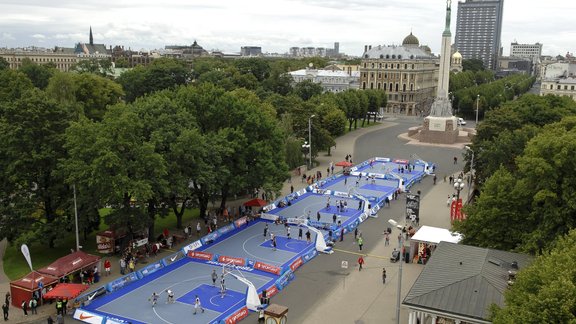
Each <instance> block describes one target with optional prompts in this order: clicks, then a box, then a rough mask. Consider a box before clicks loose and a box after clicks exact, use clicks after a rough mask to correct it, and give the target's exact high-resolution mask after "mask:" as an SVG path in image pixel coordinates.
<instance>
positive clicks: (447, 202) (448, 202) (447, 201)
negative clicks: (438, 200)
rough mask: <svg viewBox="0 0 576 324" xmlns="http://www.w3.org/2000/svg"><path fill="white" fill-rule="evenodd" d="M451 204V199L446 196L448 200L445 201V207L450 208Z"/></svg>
mask: <svg viewBox="0 0 576 324" xmlns="http://www.w3.org/2000/svg"><path fill="white" fill-rule="evenodd" d="M451 202H452V198H451V197H450V195H448V200H446V207H450V203H451Z"/></svg>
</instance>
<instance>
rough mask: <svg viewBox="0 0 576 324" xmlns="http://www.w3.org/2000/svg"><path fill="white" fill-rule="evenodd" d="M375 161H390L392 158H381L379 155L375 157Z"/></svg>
mask: <svg viewBox="0 0 576 324" xmlns="http://www.w3.org/2000/svg"><path fill="white" fill-rule="evenodd" d="M374 160H375V161H381V162H390V158H381V157H377V158H374Z"/></svg>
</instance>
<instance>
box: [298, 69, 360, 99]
mask: <svg viewBox="0 0 576 324" xmlns="http://www.w3.org/2000/svg"><path fill="white" fill-rule="evenodd" d="M289 74H290V75H291V76H292V79H293V82H294V83H300V82H302V81H305V80H310V81H312V82H314V83H319V84H320V85H322V88H323V89H324V92H342V91H346V90H348V89H358V86H359V79H360V72H357V71H351V72H350V73H349V72H347V71H343V70H341V69H340V68H338V67H337V66H336V65H330V66H329V67H327V68H324V69H316V68H315V67H314V66H312V63H310V66H308V67H307V68H306V69H302V70H298V71H293V72H289Z"/></svg>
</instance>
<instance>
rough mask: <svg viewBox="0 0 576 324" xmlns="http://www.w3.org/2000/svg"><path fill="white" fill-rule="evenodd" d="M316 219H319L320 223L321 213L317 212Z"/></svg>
mask: <svg viewBox="0 0 576 324" xmlns="http://www.w3.org/2000/svg"><path fill="white" fill-rule="evenodd" d="M316 219H317V220H318V221H320V211H317V212H316Z"/></svg>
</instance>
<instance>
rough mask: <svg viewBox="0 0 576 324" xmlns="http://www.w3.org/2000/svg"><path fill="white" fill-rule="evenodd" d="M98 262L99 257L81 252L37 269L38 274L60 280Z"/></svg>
mask: <svg viewBox="0 0 576 324" xmlns="http://www.w3.org/2000/svg"><path fill="white" fill-rule="evenodd" d="M99 261H100V257H99V256H95V255H91V254H88V253H86V252H83V251H76V252H73V253H70V254H68V255H66V256H63V257H61V258H60V259H58V260H56V261H54V262H52V263H51V264H50V265H49V266H47V267H44V268H41V269H38V272H40V273H43V274H49V275H52V276H54V277H58V278H61V277H64V276H67V275H69V274H71V273H74V272H76V271H78V270H81V269H84V268H87V267H91V266H94V264H96V263H98V262H99Z"/></svg>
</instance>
